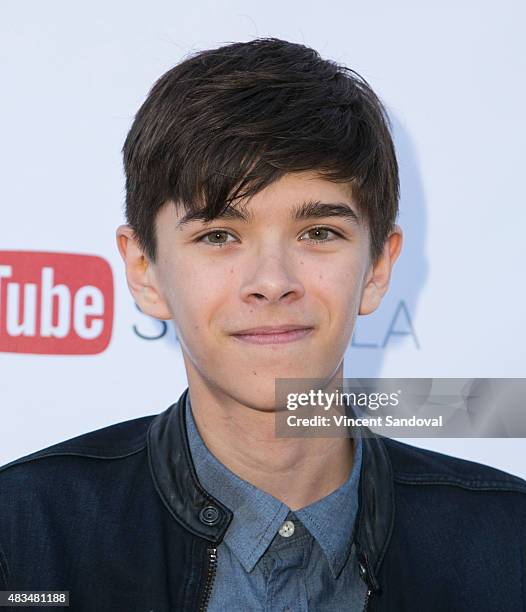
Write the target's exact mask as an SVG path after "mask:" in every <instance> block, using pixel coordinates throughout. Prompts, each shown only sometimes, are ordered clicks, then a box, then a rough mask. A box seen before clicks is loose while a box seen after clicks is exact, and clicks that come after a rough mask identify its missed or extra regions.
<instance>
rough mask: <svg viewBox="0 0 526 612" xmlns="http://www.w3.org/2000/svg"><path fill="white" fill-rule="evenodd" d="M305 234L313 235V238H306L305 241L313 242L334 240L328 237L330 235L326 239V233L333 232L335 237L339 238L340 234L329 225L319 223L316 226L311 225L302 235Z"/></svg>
mask: <svg viewBox="0 0 526 612" xmlns="http://www.w3.org/2000/svg"><path fill="white" fill-rule="evenodd" d="M306 234H312V235H314V238H308V239H307V240H306V242H314V243H318V242H332V241H333V240H335V239H334V238H330V237H329V238H328V239H327V235H328V234H334V235H335V236H336V237H338V238H341V234H339V233H338V232H336V231H335V230H333V229H330V228H329V227H323V226H321V225H318V226H317V227H313V228H311V229H310V230H307V231H306V232H305V233H304V234H302V235H303V236H305V235H306ZM300 240H305V239H304V238H300Z"/></svg>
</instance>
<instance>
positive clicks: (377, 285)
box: [358, 225, 403, 315]
mask: <svg viewBox="0 0 526 612" xmlns="http://www.w3.org/2000/svg"><path fill="white" fill-rule="evenodd" d="M402 238H403V234H402V229H401V228H400V226H398V225H395V227H394V229H393V230H392V231H391V233H390V234H389V236H388V238H387V240H386V241H385V243H384V248H383V250H382V252H381V254H380V256H379V257H378V259H377V260H376V262H375V263H373V264H372V266H371V268H370V270H369V272H368V275H367V278H366V280H365V284H364V289H363V293H362V301H361V303H360V309H359V311H358V314H361V315H368V314H371V312H374V311H375V310H376V309H377V308H378V306H379V305H380V303H381V301H382V298H383V296H384V294H385V293H386V291H387V289H388V288H389V280H390V278H391V270H392V268H393V265H394V263H395V261H396V260H397V258H398V255H400V251H401V249H402Z"/></svg>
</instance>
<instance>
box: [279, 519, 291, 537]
mask: <svg viewBox="0 0 526 612" xmlns="http://www.w3.org/2000/svg"><path fill="white" fill-rule="evenodd" d="M293 533H294V523H293V522H292V521H285V522H284V523H283V525H282V526H281V527H280V528H279V535H280V536H283V537H284V538H290V536H291V535H292V534H293Z"/></svg>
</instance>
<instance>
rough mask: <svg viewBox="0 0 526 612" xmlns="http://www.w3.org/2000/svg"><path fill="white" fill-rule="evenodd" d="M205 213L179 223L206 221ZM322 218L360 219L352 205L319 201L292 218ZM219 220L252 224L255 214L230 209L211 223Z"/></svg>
mask: <svg viewBox="0 0 526 612" xmlns="http://www.w3.org/2000/svg"><path fill="white" fill-rule="evenodd" d="M204 217H205V215H204V212H203V211H202V210H196V211H190V212H188V213H187V214H186V215H185V216H184V217H183V218H182V219H181V220H180V221H179V222H178V223H177V226H178V227H181V226H183V225H186V224H188V223H191V222H192V221H204ZM322 217H340V218H342V219H346V220H348V221H351V222H352V223H353V224H356V225H359V224H360V219H359V217H358V215H357V213H356V212H355V211H354V210H353V208H352V207H351V205H350V204H346V203H344V202H321V201H319V200H308V201H306V202H301V203H300V204H297V205H296V206H294V207H293V209H292V211H291V215H290V218H291V219H292V220H293V221H304V220H308V219H319V218H322ZM217 219H227V220H232V221H241V222H243V223H250V222H251V221H253V220H254V214H253V213H252V212H250V211H246V210H242V209H239V208H235V207H228V208H227V209H226V210H224V211H223V212H222V213H221V214H219V215H217V216H216V217H214V219H211V220H210V221H209V223H212V222H214V221H216V220H217Z"/></svg>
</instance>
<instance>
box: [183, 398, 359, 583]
mask: <svg viewBox="0 0 526 612" xmlns="http://www.w3.org/2000/svg"><path fill="white" fill-rule="evenodd" d="M185 410H186V422H187V431H188V440H189V444H190V452H191V454H192V460H193V463H194V465H195V469H196V473H197V477H198V479H199V481H200V483H201V485H202V486H203V487H204V488H205V489H206V490H207V491H208V492H209V493H210V494H211V495H213V496H214V497H215V498H217V499H218V500H219V501H220V502H221V503H223V504H224V505H225V506H227V507H228V508H230V509H231V510H232V512H233V514H234V516H233V519H232V522H231V524H230V526H229V528H228V530H227V532H226V534H225V537H224V542H225V543H226V544H227V545H228V546H229V548H230V549H231V550H232V552H233V554H234V555H235V556H236V557H237V559H238V560H239V562H240V563H241V565H242V566H243V567H244V569H245V570H246V571H247V572H251V571H252V570H253V569H254V567H255V566H256V564H257V562H258V561H259V559H260V558H261V556H262V555H263V554H264V552H265V551H266V549H267V548H268V546H269V545H270V543H271V541H272V539H273V538H274V536H275V535H276V533H277V531H278V530H279V528H280V527H281V525H282V524H283V522H284V521H285V520H286V518H287V515H288V513H289V512H290V509H289V508H288V506H287V505H286V504H284V503H283V502H280V501H279V500H278V499H276V498H275V497H273V496H272V495H270V494H269V493H266V492H265V491H262V490H261V489H258V488H257V487H255V486H254V485H252V484H251V483H249V482H247V481H246V480H243V479H241V478H240V477H239V476H237V475H236V474H234V473H233V472H232V471H231V470H229V469H228V468H227V467H226V466H224V465H223V464H222V463H221V462H220V461H218V460H217V459H216V458H215V457H214V455H212V453H211V452H210V451H209V450H208V448H207V447H206V445H205V443H204V441H203V439H202V437H201V435H200V433H199V431H198V430H197V426H196V424H195V421H194V418H193V415H192V408H191V404H190V394H189V393H188V394H187V398H186V404H185ZM361 463H362V441H361V438H359V437H358V438H356V439H355V453H354V462H353V467H352V470H351V473H350V475H349V478H348V479H347V481H346V482H345V483H343V485H341V487H339V488H338V489H336V490H335V491H333V492H332V493H331V494H330V495H327V496H326V497H324V498H323V499H320V500H318V501H316V502H314V503H313V504H310V505H309V506H306V507H304V508H302V509H300V510H296V511H295V512H294V514H295V515H296V517H297V518H298V520H300V521H301V522H302V523H303V525H304V526H305V527H306V528H307V529H308V531H309V532H310V533H311V534H312V536H313V537H314V538H315V539H316V541H317V542H318V544H319V545H320V547H321V548H322V550H323V552H324V553H325V556H326V557H327V561H328V563H329V567H330V570H331V573H332V575H333V576H334V577H335V578H337V577H338V575H339V574H340V572H341V570H342V569H343V566H344V565H345V562H346V560H347V557H348V555H349V553H350V550H351V546H352V540H353V534H354V523H355V519H356V513H357V509H358V484H359V480H360V471H361ZM342 517H345V520H342Z"/></svg>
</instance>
